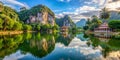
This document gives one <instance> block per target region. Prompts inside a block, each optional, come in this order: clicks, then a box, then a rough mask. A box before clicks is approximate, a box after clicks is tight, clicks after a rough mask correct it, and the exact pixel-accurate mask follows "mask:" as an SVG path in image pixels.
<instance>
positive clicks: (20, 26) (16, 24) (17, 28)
mask: <svg viewBox="0 0 120 60" xmlns="http://www.w3.org/2000/svg"><path fill="white" fill-rule="evenodd" d="M22 28H23V27H22V24H21V23H20V22H15V23H14V26H13V30H22Z"/></svg>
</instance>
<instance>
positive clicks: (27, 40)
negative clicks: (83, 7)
mask: <svg viewBox="0 0 120 60" xmlns="http://www.w3.org/2000/svg"><path fill="white" fill-rule="evenodd" d="M104 59H106V60H120V40H119V39H114V38H109V39H108V38H107V39H106V38H98V37H94V35H92V34H91V35H86V34H84V33H79V34H68V35H67V36H66V35H62V34H42V33H24V34H20V35H9V36H7V35H6V36H0V60H104Z"/></svg>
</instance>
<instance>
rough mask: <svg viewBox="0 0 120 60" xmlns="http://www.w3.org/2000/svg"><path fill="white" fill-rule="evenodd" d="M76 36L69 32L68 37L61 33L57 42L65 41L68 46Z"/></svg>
mask: <svg viewBox="0 0 120 60" xmlns="http://www.w3.org/2000/svg"><path fill="white" fill-rule="evenodd" d="M74 37H75V35H74V34H69V35H68V36H67V37H64V36H62V35H59V36H58V37H57V38H56V42H60V43H63V44H64V45H65V46H68V45H69V43H70V42H71V41H72V39H73V38H74Z"/></svg>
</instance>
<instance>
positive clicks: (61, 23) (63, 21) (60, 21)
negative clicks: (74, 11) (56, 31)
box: [56, 15, 76, 28]
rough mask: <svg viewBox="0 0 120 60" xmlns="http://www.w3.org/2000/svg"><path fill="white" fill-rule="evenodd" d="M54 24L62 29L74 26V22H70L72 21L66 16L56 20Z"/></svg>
mask: <svg viewBox="0 0 120 60" xmlns="http://www.w3.org/2000/svg"><path fill="white" fill-rule="evenodd" d="M56 23H57V24H58V25H59V26H60V27H62V26H67V27H70V28H71V27H75V26H76V25H75V24H74V22H73V21H72V19H71V18H70V17H69V16H68V15H65V16H64V17H63V18H61V19H57V20H56Z"/></svg>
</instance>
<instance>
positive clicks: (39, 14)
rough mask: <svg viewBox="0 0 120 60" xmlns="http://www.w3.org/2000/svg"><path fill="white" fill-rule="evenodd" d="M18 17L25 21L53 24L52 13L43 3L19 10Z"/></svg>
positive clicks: (53, 17)
mask: <svg viewBox="0 0 120 60" xmlns="http://www.w3.org/2000/svg"><path fill="white" fill-rule="evenodd" d="M19 17H20V20H22V21H23V22H25V23H41V24H48V23H49V24H51V25H54V24H55V15H54V13H53V12H52V11H51V10H50V9H49V8H48V7H46V6H44V5H37V6H34V7H32V8H31V9H29V10H25V9H23V10H22V11H20V12H19Z"/></svg>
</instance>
